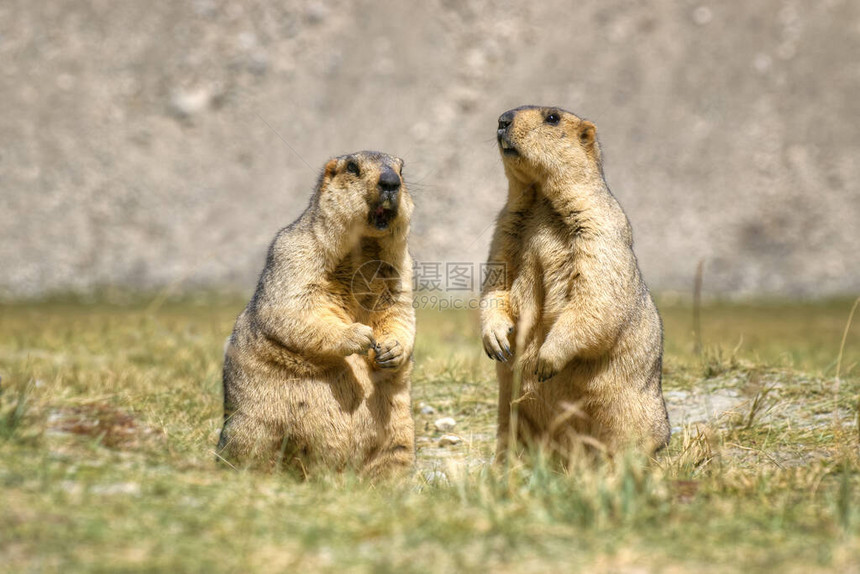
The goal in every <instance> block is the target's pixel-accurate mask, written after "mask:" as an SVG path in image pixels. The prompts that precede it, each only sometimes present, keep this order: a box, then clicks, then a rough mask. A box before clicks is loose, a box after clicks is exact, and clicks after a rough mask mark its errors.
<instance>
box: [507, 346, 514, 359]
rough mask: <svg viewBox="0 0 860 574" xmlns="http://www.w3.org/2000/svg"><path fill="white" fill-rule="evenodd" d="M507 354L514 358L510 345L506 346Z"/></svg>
mask: <svg viewBox="0 0 860 574" xmlns="http://www.w3.org/2000/svg"><path fill="white" fill-rule="evenodd" d="M505 352H506V353H507V354H508V356H509V357H513V356H514V354H513V353H512V352H511V346H510V345H505Z"/></svg>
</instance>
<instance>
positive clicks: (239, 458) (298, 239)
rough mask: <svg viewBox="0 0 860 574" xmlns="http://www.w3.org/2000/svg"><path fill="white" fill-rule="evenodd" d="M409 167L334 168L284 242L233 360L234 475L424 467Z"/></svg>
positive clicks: (227, 388)
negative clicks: (259, 470) (417, 409)
mask: <svg viewBox="0 0 860 574" xmlns="http://www.w3.org/2000/svg"><path fill="white" fill-rule="evenodd" d="M402 169H403V160H401V159H399V158H396V157H393V156H390V155H386V154H383V153H379V152H371V151H363V152H358V153H355V154H351V155H346V156H342V157H337V158H335V159H332V160H330V161H329V162H328V163H327V164H326V166H325V169H324V170H323V172H322V174H321V176H320V179H319V182H318V184H317V186H316V190H315V192H314V194H313V196H312V198H311V201H310V205H309V206H308V208H307V209H306V210H305V212H304V213H303V214H302V215H301V216H300V217H299V218H298V220H296V221H295V222H293V223H292V224H291V225H289V226H288V227H286V228H284V229H282V230H281V231H280V232H278V234H277V236H276V237H275V240H274V241H273V242H272V244H271V247H270V248H269V252H268V257H267V259H266V266H265V268H264V269H263V272H262V274H261V276H260V279H259V282H258V285H257V289H256V292H255V293H254V296H253V297H252V298H251V301H250V303H248V306H247V307H246V308H245V310H244V311H243V312H242V313H241V314H240V315H239V318H238V319H237V320H236V326H235V327H234V329H233V333H232V335H231V337H230V339H229V341H228V344H227V348H226V352H225V358H224V427H223V429H222V431H221V438H220V441H219V443H218V454H219V456H220V457H222V458H223V459H225V460H227V461H229V462H231V463H234V464H235V463H239V464H241V465H246V464H247V465H253V466H263V467H267V468H274V467H283V468H291V469H294V470H297V471H298V472H299V473H300V474H302V475H304V476H306V475H307V474H308V473H309V472H312V471H313V470H315V469H323V468H325V469H332V470H337V471H340V470H351V471H355V472H357V473H361V474H365V475H371V476H377V475H389V474H392V473H399V472H403V471H407V470H408V469H410V468H411V466H412V464H413V461H414V458H415V447H414V444H415V433H414V425H413V421H412V412H411V404H410V390H411V389H410V375H411V372H412V349H413V345H414V341H415V311H414V309H413V307H412V259H411V257H410V255H409V252H408V251H407V235H408V233H409V221H410V217H411V215H412V209H413V204H412V199H411V197H410V195H409V193H408V191H407V189H406V186H405V184H404V182H403V177H402Z"/></svg>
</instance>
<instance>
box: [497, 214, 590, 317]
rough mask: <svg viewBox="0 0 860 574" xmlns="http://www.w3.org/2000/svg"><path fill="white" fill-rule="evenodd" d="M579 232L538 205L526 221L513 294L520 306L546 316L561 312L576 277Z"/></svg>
mask: <svg viewBox="0 0 860 574" xmlns="http://www.w3.org/2000/svg"><path fill="white" fill-rule="evenodd" d="M575 242H576V233H575V231H574V229H573V228H572V227H571V226H570V225H568V224H567V223H566V222H564V221H563V220H562V218H561V216H560V215H558V213H556V212H555V211H554V210H552V209H551V208H550V207H548V206H546V205H538V206H536V208H535V209H534V210H533V212H532V213H531V214H530V216H529V217H528V218H527V219H526V220H525V221H524V225H523V238H522V244H521V245H522V251H521V252H520V254H519V265H517V272H516V276H515V277H514V281H513V285H512V295H513V297H514V299H515V300H518V302H519V303H520V307H522V308H528V307H532V306H536V307H537V308H536V309H535V311H538V312H539V314H540V315H541V316H542V317H544V318H547V317H551V316H554V315H557V314H558V313H560V312H561V311H562V310H563V309H564V307H565V306H566V305H567V302H568V300H569V299H570V292H571V286H572V284H573V281H574V280H575V275H576V260H575V247H576V246H575Z"/></svg>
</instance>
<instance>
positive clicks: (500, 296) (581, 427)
mask: <svg viewBox="0 0 860 574" xmlns="http://www.w3.org/2000/svg"><path fill="white" fill-rule="evenodd" d="M497 139H498V143H499V148H500V151H501V154H502V160H503V163H504V167H505V174H506V175H507V178H508V183H509V187H508V198H507V203H506V205H505V207H504V208H503V209H502V211H501V212H500V214H499V216H498V220H497V223H496V229H495V234H494V236H493V240H492V243H491V247H490V254H489V265H490V266H495V268H496V269H501V270H502V271H503V272H501V273H490V274H488V275H487V278H486V280H485V282H484V285H483V289H482V301H481V309H482V311H481V329H482V337H483V343H484V350H485V351H486V353H487V354H488V355H489V356H490V358H492V359H495V360H497V361H499V362H498V364H497V369H496V372H497V376H498V379H499V388H500V392H499V424H498V442H497V457H498V458H499V459H503V458H504V455H505V452H506V450H507V448H508V436H509V433H510V431H511V429H510V416H511V401H512V400H513V401H516V402H517V403H518V424H517V429H516V436H517V439H518V441H519V442H520V443H522V444H524V445H528V446H532V447H538V448H545V449H549V450H550V451H551V452H554V453H556V454H561V455H562V456H569V455H570V454H571V453H572V449H579V448H582V447H583V445H584V446H585V450H588V451H592V452H593V450H594V448H593V447H595V446H596V447H597V448H598V449H605V450H608V451H609V452H610V453H612V452H617V451H618V450H619V449H621V448H624V447H630V446H634V445H635V446H638V447H644V448H646V449H648V450H650V451H651V452H653V451H654V450H656V449H658V448H660V447H662V446H664V445H666V444H667V443H668V440H669V420H668V415H667V413H666V405H665V403H664V400H663V393H662V389H661V365H662V354H663V328H662V323H661V321H660V316H659V314H658V313H657V308H656V306H655V305H654V302H653V300H652V299H651V295H650V293H649V292H648V288H647V287H646V286H645V283H644V282H643V280H642V276H641V275H640V272H639V268H638V265H637V262H636V257H635V256H634V254H633V249H632V246H633V238H632V233H631V229H630V223H629V221H628V220H627V216H626V215H625V214H624V211H622V209H621V206H620V205H619V204H618V202H617V201H616V199H615V198H614V197H613V195H612V194H611V193H610V191H609V188H608V187H607V185H606V182H605V180H604V178H603V167H602V162H601V156H600V148H599V145H598V142H597V134H596V128H595V126H594V124H593V123H591V122H589V121H587V120H583V119H580V118H578V117H577V116H575V115H574V114H572V113H570V112H567V111H564V110H561V109H558V108H546V107H537V106H525V107H521V108H517V109H514V110H510V111H508V112H505V113H504V114H502V115H501V117H500V118H499V127H498V131H497ZM488 268H493V267H488ZM517 342H519V343H520V346H518V345H517ZM513 358H515V360H510V359H513ZM515 370H519V371H520V372H521V373H522V379H521V387H520V390H519V395H518V396H517V397H513V396H512V392H513V391H512V387H513V376H514V372H515Z"/></svg>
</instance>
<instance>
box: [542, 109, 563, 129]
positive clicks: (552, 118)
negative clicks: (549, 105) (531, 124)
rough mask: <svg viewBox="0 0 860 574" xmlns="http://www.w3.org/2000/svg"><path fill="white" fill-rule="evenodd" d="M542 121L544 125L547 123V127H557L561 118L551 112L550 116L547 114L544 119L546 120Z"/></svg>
mask: <svg viewBox="0 0 860 574" xmlns="http://www.w3.org/2000/svg"><path fill="white" fill-rule="evenodd" d="M544 121H545V122H546V123H548V124H549V125H551V126H557V125H558V122H560V121H561V116H559V115H558V114H557V113H555V112H552V113H551V114H549V115H548V116H547V117H546V119H545V120H544Z"/></svg>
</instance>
